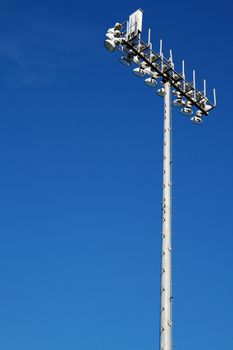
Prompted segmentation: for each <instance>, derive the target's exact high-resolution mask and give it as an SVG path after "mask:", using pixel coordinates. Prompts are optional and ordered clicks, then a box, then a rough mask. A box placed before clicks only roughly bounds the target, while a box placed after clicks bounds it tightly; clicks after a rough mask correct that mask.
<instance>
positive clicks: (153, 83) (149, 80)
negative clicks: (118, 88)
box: [144, 77, 157, 88]
mask: <svg viewBox="0 0 233 350" xmlns="http://www.w3.org/2000/svg"><path fill="white" fill-rule="evenodd" d="M144 83H145V85H147V86H149V87H153V88H154V87H156V85H157V81H156V79H154V78H152V77H151V78H147V79H145V81H144Z"/></svg>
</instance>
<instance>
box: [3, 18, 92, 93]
mask: <svg viewBox="0 0 233 350" xmlns="http://www.w3.org/2000/svg"><path fill="white" fill-rule="evenodd" d="M1 27H3V25H1ZM89 28H90V27H89ZM82 33H83V27H82V25H81V24H79V23H71V22H66V20H64V19H61V18H55V17H54V16H50V15H48V14H46V15H45V14H44V13H40V14H39V15H38V14H37V15H35V16H32V15H31V14H30V15H29V14H26V13H24V14H22V13H21V14H17V15H8V18H6V17H5V24H4V30H2V31H1V34H0V59H1V68H0V71H1V75H2V77H3V78H4V79H5V81H6V83H7V84H8V85H10V86H11V87H19V86H28V85H33V86H44V85H48V84H51V83H52V82H54V81H56V80H59V79H62V78H63V77H66V78H69V79H75V78H74V76H75V74H74V72H76V73H77V72H78V71H79V70H80V66H81V65H82V62H84V59H85V60H87V59H88V57H90V54H89V52H88V50H89V49H88V47H87V45H86V44H85V42H88V39H89V38H90V37H91V30H90V29H89V32H88V31H87V30H86V31H85V40H84V37H83V34H82ZM86 40H87V41H86ZM76 79H77V77H76Z"/></svg>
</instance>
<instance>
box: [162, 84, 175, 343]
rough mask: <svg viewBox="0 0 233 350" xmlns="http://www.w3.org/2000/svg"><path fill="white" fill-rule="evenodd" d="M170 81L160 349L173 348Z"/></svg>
mask: <svg viewBox="0 0 233 350" xmlns="http://www.w3.org/2000/svg"><path fill="white" fill-rule="evenodd" d="M170 90H171V87H170V83H169V82H165V83H164V129H163V194H162V242H161V245H162V247H161V248H162V249H161V291H160V293H161V296H160V350H171V347H172V320H171V186H172V183H171V113H170V110H171V104H170V93H171V91H170Z"/></svg>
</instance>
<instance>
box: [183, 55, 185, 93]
mask: <svg viewBox="0 0 233 350" xmlns="http://www.w3.org/2000/svg"><path fill="white" fill-rule="evenodd" d="M182 78H183V90H184V91H185V72H184V60H182Z"/></svg>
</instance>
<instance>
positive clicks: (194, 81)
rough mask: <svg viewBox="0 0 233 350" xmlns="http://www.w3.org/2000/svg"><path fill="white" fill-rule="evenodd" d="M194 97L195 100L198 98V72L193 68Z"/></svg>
mask: <svg viewBox="0 0 233 350" xmlns="http://www.w3.org/2000/svg"><path fill="white" fill-rule="evenodd" d="M193 89H194V90H193V97H194V100H196V97H197V96H196V72H195V69H194V70H193Z"/></svg>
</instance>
